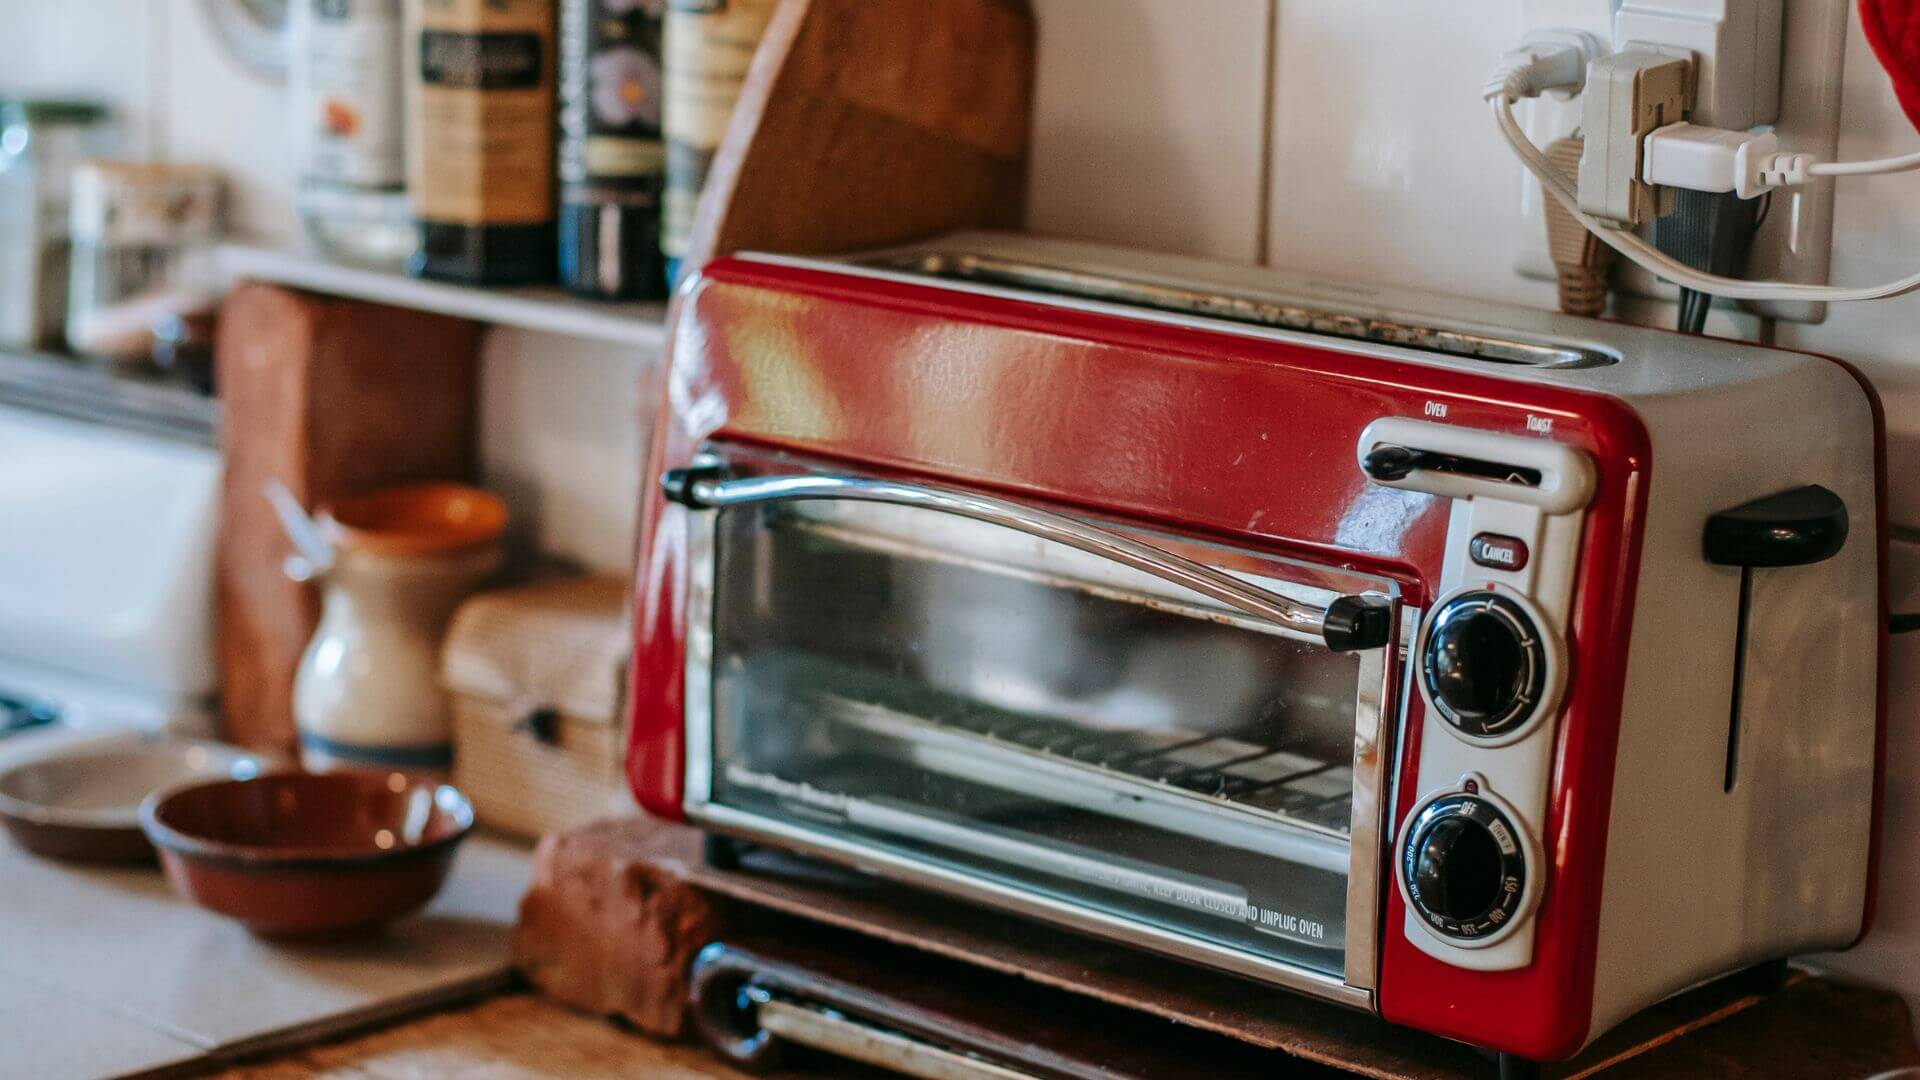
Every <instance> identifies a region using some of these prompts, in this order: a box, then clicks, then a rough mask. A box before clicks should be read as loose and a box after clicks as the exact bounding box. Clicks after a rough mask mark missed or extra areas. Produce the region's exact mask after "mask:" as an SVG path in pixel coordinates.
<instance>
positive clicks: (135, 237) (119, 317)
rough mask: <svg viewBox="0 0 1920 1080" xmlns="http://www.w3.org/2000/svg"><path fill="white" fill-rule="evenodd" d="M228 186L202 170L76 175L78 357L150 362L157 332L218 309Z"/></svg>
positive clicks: (124, 164) (72, 314) (117, 168)
mask: <svg viewBox="0 0 1920 1080" xmlns="http://www.w3.org/2000/svg"><path fill="white" fill-rule="evenodd" d="M221 187H222V185H221V181H220V174H219V173H217V172H215V171H214V170H212V169H208V168H204V167H201V166H196V165H167V164H160V163H157V162H130V161H90V162H86V163H85V164H83V165H81V166H80V167H79V168H78V169H77V170H75V172H74V177H73V218H72V221H73V269H72V275H71V288H70V290H69V298H68V306H67V340H68V343H69V344H70V345H71V346H72V347H73V349H74V351H76V352H80V353H84V354H87V355H89V356H99V357H105V358H108V359H112V360H117V361H124V362H142V363H144V362H146V361H147V360H148V358H149V357H150V356H151V355H152V352H153V332H154V328H155V327H156V326H157V325H159V324H161V323H162V322H164V321H166V320H167V319H169V318H172V317H176V316H182V315H191V314H194V313H196V312H202V311H208V310H211V309H212V308H213V306H214V304H215V303H216V301H217V299H218V295H217V277H216V273H215V268H214V265H213V259H214V245H215V243H216V242H217V241H218V239H219V222H220V196H221Z"/></svg>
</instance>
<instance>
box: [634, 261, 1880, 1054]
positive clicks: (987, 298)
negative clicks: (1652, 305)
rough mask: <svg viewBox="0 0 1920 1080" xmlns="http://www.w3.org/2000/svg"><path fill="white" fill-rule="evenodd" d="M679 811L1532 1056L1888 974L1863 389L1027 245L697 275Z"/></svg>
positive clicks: (674, 379) (660, 514)
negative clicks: (1742, 994)
mask: <svg viewBox="0 0 1920 1080" xmlns="http://www.w3.org/2000/svg"><path fill="white" fill-rule="evenodd" d="M665 398H666V404H665V407H664V410H663V415H662V419H661V423H660V424H659V426H658V429H657V433H656V438H655V443H654V446H653V449H652V458H651V465H650V480H649V483H648V494H647V497H646V505H645V508H644V512H643V516H642V531H641V541H640V554H639V567H638V575H637V593H638V595H637V608H636V642H635V656H634V664H633V694H632V700H633V718H632V719H633V724H632V731H633V737H632V738H633V741H632V749H631V754H630V758H629V772H630V776H631V780H632V783H633V787H634V790H635V792H636V794H637V795H638V797H639V799H640V801H641V803H642V804H643V805H644V806H645V807H647V808H648V809H649V810H650V811H652V812H653V813H655V814H659V815H663V816H666V817H669V818H674V819H680V820H686V821H691V822H693V823H696V824H697V825H699V826H701V827H702V828H704V829H706V830H708V831H710V832H712V833H715V834H719V835H722V836H726V837H732V838H738V839H741V840H745V841H751V842H755V843H761V844H769V845H777V846H780V847H783V848H786V849H791V850H794V851H798V852H802V853H807V854H811V855H814V856H818V857H821V858H824V859H828V860H832V861H835V862H839V863H843V864H847V865H850V866H854V867H858V868H861V869H863V870H866V871H869V872H873V873H877V874H881V875H884V876H887V877H890V878H895V879H898V880H900V881H903V882H907V883H911V884H913V885H915V886H920V887H924V888H928V889H933V890H938V891H940V892H943V893H947V894H951V895H954V896H958V897H962V898H966V899H968V900H971V901H975V902H978V903H981V904H985V905H992V906H994V907H998V908H1002V909H1006V910H1009V911H1013V912H1017V913H1020V914H1023V915H1026V916H1029V917H1032V918H1036V919H1042V920H1049V921H1052V922H1055V923H1058V924H1060V925H1063V926H1065V927H1070V928H1072V929H1075V930H1078V931H1083V932H1086V933H1091V934H1097V935H1103V936H1106V937H1109V938H1113V939H1117V940H1120V941H1123V942H1128V943H1131V944H1134V945H1137V946H1139V947H1142V948H1146V949H1152V950H1157V951H1160V952H1162V953H1166V954H1170V955H1173V956H1176V957H1180V958H1183V959H1185V960H1189V961H1192V962H1195V963H1199V964H1204V965H1208V966H1211V967H1213V968H1217V969H1220V970H1222V971H1226V972H1233V973H1237V974H1239V975H1242V976H1246V977H1250V978H1253V979H1257V980H1262V981H1264V982H1267V983H1271V984H1276V985H1279V986H1282V987H1288V988H1292V989H1294V990H1298V991H1301V992H1303V993H1307V994H1311V995H1315V996H1317V997H1320V998H1324V999H1327V1000H1330V1001H1334V1002H1339V1003H1342V1004H1345V1005H1349V1006H1352V1007H1355V1008H1359V1009H1366V1010H1372V1011H1375V1012H1377V1013H1378V1014H1380V1015H1381V1016H1383V1017H1385V1018H1386V1019H1387V1020H1389V1021H1391V1022H1394V1023H1398V1024H1404V1025H1409V1026H1412V1027H1415V1028H1420V1029H1424V1030H1426V1031H1430V1032H1434V1033H1437V1034H1440V1035H1444V1036H1448V1037H1451V1038H1454V1039H1459V1040H1463V1041H1466V1042H1469V1043H1473V1044H1476V1045H1479V1046H1482V1047H1486V1048H1489V1049H1492V1050H1496V1051H1499V1052H1502V1053H1505V1054H1509V1055H1513V1056H1515V1057H1519V1058H1526V1059H1536V1060H1553V1059H1562V1058H1565V1057H1568V1056H1570V1055H1572V1054H1573V1053H1575V1052H1576V1051H1578V1050H1579V1049H1581V1048H1582V1047H1583V1046H1585V1045H1586V1044H1587V1043H1588V1042H1590V1041H1591V1040H1592V1039H1593V1038H1595V1037H1596V1036H1598V1035H1599V1034H1601V1033H1602V1032H1604V1031H1606V1030H1607V1029H1608V1028H1609V1027H1610V1026H1612V1025H1614V1024H1615V1023H1617V1022H1618V1021H1620V1020H1622V1019H1624V1018H1625V1017H1627V1016H1628V1015H1630V1014H1631V1013H1633V1012H1635V1011H1637V1010H1639V1009H1641V1008H1643V1007H1645V1006H1647V1005H1649V1004H1651V1003H1653V1002H1655V1001H1658V1000H1660V999H1661V998H1664V997H1666V996H1668V995H1671V994H1673V993H1675V992H1676V991H1679V990H1681V989H1684V988H1686V987H1689V986H1692V985H1695V984H1698V983H1700V982H1702V981H1704V980H1707V979H1709V978H1712V977H1715V976H1717V975H1720V974H1723V973H1727V972H1731V971H1735V970H1738V969H1741V968H1743V967H1745V966H1748V965H1754V964H1757V963H1760V962H1763V961H1767V960H1770V959H1773V958H1778V957H1782V956H1786V955H1789V954H1793V953H1798V952H1806V951H1813V950H1824V949H1832V948H1837V947H1842V946H1845V945H1847V944H1848V943H1850V942H1851V941H1853V940H1855V939H1856V938H1857V937H1858V936H1859V935H1860V934H1861V933H1862V931H1863V928H1864V925H1865V922H1866V920H1867V917H1868V916H1867V911H1868V909H1869V907H1870V901H1871V897H1872V894H1873V883H1872V874H1873V849H1874V831H1875V827H1876V798H1875V795H1876V790H1877V788H1878V785H1879V775H1878V774H1879V769H1880V765H1879V761H1880V753H1879V750H1878V746H1879V742H1880V730H1881V715H1882V712H1883V697H1884V692H1883V687H1884V673H1883V668H1884V652H1885V645H1884V642H1885V635H1884V628H1885V612H1884V589H1883V584H1882V582H1883V577H1884V562H1885V530H1884V527H1883V502H1884V495H1883V491H1882V486H1883V480H1882V470H1881V464H1880V462H1881V458H1882V454H1881V447H1882V435H1881V421H1880V417H1879V406H1878V403H1877V401H1876V399H1875V397H1874V395H1873V392H1872V391H1871V389H1870V388H1869V387H1868V386H1867V385H1866V384H1864V383H1863V382H1862V381H1861V380H1860V379H1859V378H1858V377H1857V376H1856V375H1855V374H1854V373H1853V372H1852V371H1850V370H1849V369H1848V368H1846V367H1844V366H1842V365H1840V364H1838V363H1835V362H1833V361H1830V360H1826V359H1821V358H1817V357H1812V356H1806V355H1802V354H1798V353H1793V352H1786V351H1781V350H1777V349H1770V348H1761V347H1757V346H1752V345H1747V344H1744V343H1738V342H1731V341H1722V340H1713V339H1706V338H1699V337H1685V336H1680V335H1676V334H1669V333H1664V332H1660V331H1654V330H1647V329H1638V328H1633V327H1627V326H1617V325H1610V324H1605V323H1598V322H1591V321H1586V320H1576V319H1568V318H1563V317H1560V316H1556V315H1549V314H1543V313H1539V312H1534V311H1527V310H1519V309H1513V308H1503V307H1495V306H1489V305H1483V304H1478V303H1473V302H1468V301H1463V300H1458V299H1451V298H1445V297H1438V296H1428V295H1419V294H1413V293H1405V292H1394V291H1387V290H1379V289H1371V288H1364V287H1356V286H1351V285H1344V284H1338V283H1334V282H1328V281H1322V280H1318V279H1314V278H1309V277H1301V276H1290V275H1285V274H1278V273H1273V272H1269V271H1264V270H1254V269H1248V268H1240V267H1231V266H1225V265H1218V264H1213V263H1207V262H1200V261H1193V260H1185V259H1176V258H1168V257H1159V256H1149V255H1142V254H1138V253H1132V252H1124V251H1118V250H1111V249H1106V248H1100V247H1093V246H1088V245H1080V244H1069V243H1062V242H1054V241H1045V240H1039V239H1034V238H1028V237H1017V236H1004V235H962V236H955V237H951V238H948V239H946V240H944V241H941V242H938V243H934V244H931V245H928V246H925V247H920V248H915V249H912V250H906V251H893V252H887V253H882V254H880V255H874V256H866V257H860V258H854V259H847V260H813V259H795V258H781V257H771V256H742V257H737V258H728V259H723V260H720V261H717V262H715V263H713V264H711V265H709V266H708V267H706V268H705V270H704V272H703V273H702V274H701V275H700V276H699V277H698V278H697V279H695V280H693V281H692V282H691V283H690V284H688V285H687V286H686V287H685V288H684V290H683V292H682V294H681V296H680V307H679V316H678V319H677V321H676V323H675V325H674V327H673V330H672V335H671V342H670V346H669V375H668V386H667V389H666V394H665Z"/></svg>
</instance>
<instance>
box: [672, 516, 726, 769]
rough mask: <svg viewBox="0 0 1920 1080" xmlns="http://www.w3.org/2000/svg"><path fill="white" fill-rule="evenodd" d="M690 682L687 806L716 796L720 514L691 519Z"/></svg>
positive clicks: (685, 687)
mask: <svg viewBox="0 0 1920 1080" xmlns="http://www.w3.org/2000/svg"><path fill="white" fill-rule="evenodd" d="M687 517H688V523H687V533H688V536H687V641H686V666H685V672H686V678H685V679H684V680H683V684H682V689H681V697H682V700H683V701H684V706H683V708H684V710H685V715H686V732H685V735H686V741H687V745H686V793H685V795H684V796H683V798H684V800H685V801H687V802H705V801H707V800H708V799H710V798H712V797H713V634H714V628H713V577H714V570H715V566H716V558H717V556H718V552H717V550H716V541H715V532H716V530H717V528H718V524H717V522H716V520H715V519H716V515H714V514H698V513H696V514H688V515H687Z"/></svg>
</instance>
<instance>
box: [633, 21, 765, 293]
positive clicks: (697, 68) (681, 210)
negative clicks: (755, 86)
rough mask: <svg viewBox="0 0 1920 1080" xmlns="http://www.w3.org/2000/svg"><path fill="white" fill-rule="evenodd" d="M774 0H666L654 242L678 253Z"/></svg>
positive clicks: (687, 235) (686, 240) (684, 250)
mask: <svg viewBox="0 0 1920 1080" xmlns="http://www.w3.org/2000/svg"><path fill="white" fill-rule="evenodd" d="M776 3H777V0H669V3H668V9H667V18H666V23H667V26H666V69H667V90H666V95H667V109H666V114H665V117H664V120H665V129H666V139H667V161H666V169H667V190H666V196H665V200H664V205H663V208H662V213H661V237H660V246H661V248H663V249H664V250H665V251H666V253H667V254H668V255H670V256H672V257H674V258H679V257H681V256H684V255H685V254H686V253H687V248H688V246H689V244H690V243H691V241H692V236H693V218H694V212H695V210H696V209H697V207H698V206H699V202H700V189H701V188H702V187H703V186H705V184H706V181H707V172H708V170H709V169H710V168H711V167H712V165H713V155H714V151H716V150H718V149H719V148H720V140H721V139H722V138H724V137H725V136H726V133H727V124H728V122H729V121H731V120H732V119H733V107H734V105H735V104H736V103H737V102H738V101H739V100H740V88H741V86H742V85H743V84H744V83H745V82H746V79H747V69H748V68H749V67H751V66H752V64H753V54H754V51H755V50H756V49H758V48H759V47H760V38H761V36H762V35H764V34H765V33H766V30H767V21H768V20H769V19H771V18H772V17H773V9H774V6H775V4H776Z"/></svg>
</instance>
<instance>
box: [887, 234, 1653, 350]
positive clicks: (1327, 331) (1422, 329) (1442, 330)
mask: <svg viewBox="0 0 1920 1080" xmlns="http://www.w3.org/2000/svg"><path fill="white" fill-rule="evenodd" d="M856 265H863V266H867V267H871V268H874V269H881V270H893V271H898V272H903V273H907V274H913V275H917V276H922V277H934V278H940V279H943V280H949V281H962V282H968V283H973V284H980V285H990V286H1002V287H1007V288H1012V289H1024V290H1028V291H1030V292H1036V293H1043V294H1049V295H1054V296H1064V297H1071V298H1074V299H1081V300H1093V301H1103V302H1107V303H1113V304H1120V305H1124V306H1127V307H1134V308H1145V309H1148V310H1152V311H1163V312H1168V313H1171V314H1176V315H1193V316H1200V317H1202V318H1209V319H1219V320H1222V321H1226V322H1234V323H1243V324H1247V325H1252V326H1264V327H1272V328H1275V329H1281V330H1294V331H1299V332H1302V333H1309V334H1318V335H1322V336H1326V337H1339V338H1348V339H1351V340H1354V341H1369V342H1376V343H1379V344H1383V345H1399V346H1403V347H1405V348H1410V349H1419V350H1422V351H1424V352H1434V353H1442V354H1445V355H1448V356H1459V357H1465V358H1467V359H1470V360H1483V361H1488V362H1491V363H1496V364H1514V365H1519V366H1524V367H1539V368H1562V369H1565V368H1592V367H1605V366H1607V365H1609V364H1615V363H1618V362H1619V358H1618V357H1616V356H1614V355H1612V354H1610V353H1607V352H1602V351H1601V350H1599V349H1594V348H1588V347H1585V346H1580V345H1571V344H1562V343H1555V342H1540V341H1529V340H1526V339H1523V338H1517V337H1512V336H1495V335H1492V334H1486V333H1479V332H1476V331H1473V330H1468V329H1464V328H1460V327H1448V326H1439V325H1432V324H1418V323H1412V322H1401V321H1396V320H1393V319H1387V318H1382V317H1379V316H1375V315H1365V314H1359V313H1355V312H1351V311H1339V310H1336V309H1333V308H1330V307H1325V306H1308V304H1306V303H1304V302H1301V301H1298V300H1291V299H1282V298H1278V297H1271V296H1260V295H1250V294H1245V293H1230V292H1222V291H1212V290H1203V289H1198V288H1188V287H1184V286H1181V285H1174V284H1166V283H1160V282H1151V281H1141V280H1136V279H1133V278H1126V277H1119V276H1116V275H1111V274H1102V273H1095V272H1092V271H1086V270H1076V269H1073V268H1070V267H1063V266H1048V265H1045V264H1042V263H1029V262H1021V261H1017V260H1013V259H1003V258H998V257H996V256H992V255H982V254H976V253H967V252H912V253H908V254H905V255H900V254H894V255H885V256H881V257H879V258H877V259H872V260H869V261H868V262H866V263H862V264H856Z"/></svg>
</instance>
